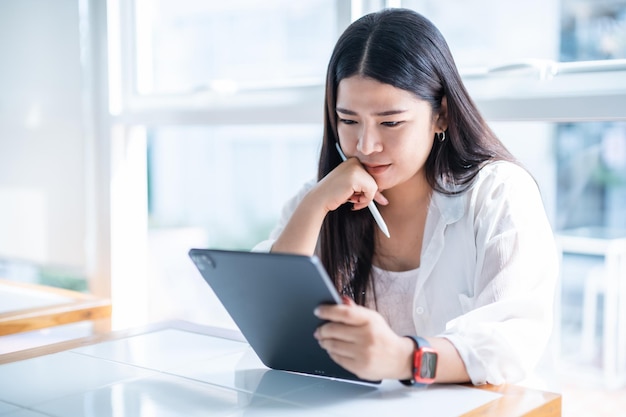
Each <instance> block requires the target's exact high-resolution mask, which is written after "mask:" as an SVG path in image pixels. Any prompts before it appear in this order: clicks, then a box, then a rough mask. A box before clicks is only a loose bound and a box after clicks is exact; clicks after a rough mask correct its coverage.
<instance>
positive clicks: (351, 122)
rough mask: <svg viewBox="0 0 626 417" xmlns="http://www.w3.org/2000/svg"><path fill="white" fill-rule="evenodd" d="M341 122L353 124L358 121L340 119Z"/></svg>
mask: <svg viewBox="0 0 626 417" xmlns="http://www.w3.org/2000/svg"><path fill="white" fill-rule="evenodd" d="M339 123H343V124H344V125H353V124H355V123H356V122H355V121H354V120H350V119H339Z"/></svg>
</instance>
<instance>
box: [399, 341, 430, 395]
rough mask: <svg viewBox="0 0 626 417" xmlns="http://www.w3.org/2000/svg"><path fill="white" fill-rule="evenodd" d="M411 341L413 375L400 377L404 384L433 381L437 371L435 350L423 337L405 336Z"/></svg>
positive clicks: (419, 383)
mask: <svg viewBox="0 0 626 417" xmlns="http://www.w3.org/2000/svg"><path fill="white" fill-rule="evenodd" d="M406 337H408V338H409V339H411V340H412V341H413V343H414V344H415V349H414V350H413V361H412V364H413V369H412V372H413V375H412V377H411V379H401V380H400V382H401V383H403V384H404V385H409V386H412V385H427V384H432V383H433V382H435V374H436V372H437V351H436V350H435V349H433V348H431V347H430V343H428V341H427V340H426V339H424V338H423V337H415V336H406Z"/></svg>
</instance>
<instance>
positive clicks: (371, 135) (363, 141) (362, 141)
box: [356, 127, 383, 155]
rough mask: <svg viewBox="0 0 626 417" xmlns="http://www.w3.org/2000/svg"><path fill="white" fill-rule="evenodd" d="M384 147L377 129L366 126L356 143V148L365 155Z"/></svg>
mask: <svg viewBox="0 0 626 417" xmlns="http://www.w3.org/2000/svg"><path fill="white" fill-rule="evenodd" d="M382 149H383V145H382V142H381V141H380V137H379V136H378V134H377V132H376V130H375V129H373V128H371V127H364V128H363V130H362V131H361V136H360V137H359V141H358V142H357V145H356V150H357V151H359V153H361V154H363V155H370V154H372V153H374V152H380V151H382Z"/></svg>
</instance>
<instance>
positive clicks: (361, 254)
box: [318, 9, 514, 304]
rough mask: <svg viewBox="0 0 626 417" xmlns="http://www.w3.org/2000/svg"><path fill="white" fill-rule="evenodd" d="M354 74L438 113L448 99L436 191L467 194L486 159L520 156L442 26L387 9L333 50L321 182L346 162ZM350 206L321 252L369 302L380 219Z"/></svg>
mask: <svg viewBox="0 0 626 417" xmlns="http://www.w3.org/2000/svg"><path fill="white" fill-rule="evenodd" d="M354 75H359V76H363V77H367V78H371V79H374V80H377V81H379V82H382V83H385V84H390V85H392V86H394V87H396V88H400V89H403V90H406V91H409V92H411V93H413V94H414V95H415V96H416V97H418V98H419V99H422V100H425V101H426V102H428V103H429V104H430V106H431V108H432V114H433V115H437V114H438V113H439V112H440V110H441V103H442V99H443V97H446V102H447V121H448V127H447V130H446V131H445V141H443V142H440V141H438V140H435V138H434V137H433V147H432V150H431V152H430V154H429V156H428V158H427V161H426V166H425V173H426V180H427V181H428V183H429V185H430V186H431V187H432V188H433V189H434V190H435V191H437V192H442V193H446V194H450V193H458V192H463V191H464V189H466V188H467V187H468V186H469V184H471V182H472V180H473V179H474V177H475V176H476V175H477V174H478V171H479V170H480V168H481V167H482V166H483V165H484V164H485V163H486V162H488V161H492V160H514V158H513V156H512V155H511V154H510V153H509V152H508V151H507V150H506V148H505V147H504V145H502V143H501V142H500V141H499V140H498V138H497V137H496V136H495V134H494V133H493V132H492V130H491V129H490V128H489V127H488V126H487V124H486V122H485V120H484V119H483V118H482V116H481V115H480V112H479V111H478V109H477V107H476V105H475V104H474V102H473V101H472V99H471V98H470V96H469V94H468V92H467V90H466V89H465V86H464V85H463V82H462V80H461V77H460V75H459V73H458V70H457V68H456V64H455V62H454V59H453V57H452V54H451V53H450V50H449V48H448V45H447V43H446V41H445V39H444V38H443V36H442V35H441V33H440V32H439V30H438V29H437V28H436V27H435V26H434V25H433V24H432V23H431V22H430V21H429V20H428V19H426V18H425V17H423V16H422V15H420V14H418V13H417V12H414V11H412V10H408V9H385V10H382V11H379V12H376V13H371V14H368V15H365V16H363V17H361V18H360V19H358V20H356V21H355V22H354V23H352V24H351V25H350V26H348V28H347V29H346V30H345V31H344V33H343V34H342V35H341V37H340V38H339V40H338V41H337V44H336V45H335V49H334V50H333V53H332V56H331V58H330V62H329V64H328V71H327V75H326V97H325V103H324V140H323V143H322V149H321V152H320V160H319V166H318V179H322V178H323V177H324V176H326V175H327V174H328V173H329V172H330V171H332V170H333V169H334V168H335V167H336V166H337V165H339V164H340V163H341V159H340V156H339V155H338V153H337V150H336V149H335V142H337V141H338V140H339V136H338V134H337V115H336V112H335V105H336V101H337V88H338V85H339V82H340V81H341V80H342V79H344V78H347V77H351V76H354ZM450 184H454V185H455V187H454V188H453V189H452V188H451V187H450V186H449V185H450ZM349 206H350V205H349V204H344V205H343V206H341V207H340V208H339V209H337V210H335V211H333V212H330V213H329V214H328V215H327V216H326V219H325V220H324V224H323V225H322V231H321V235H320V256H321V260H322V263H323V264H324V266H325V267H326V269H327V271H328V272H329V274H330V276H331V277H332V278H333V280H334V282H335V285H336V286H337V288H338V289H339V290H340V291H341V292H343V293H344V294H348V295H350V296H352V297H353V298H354V299H355V301H356V302H357V303H359V304H365V301H366V292H367V289H368V286H369V277H370V272H371V267H372V259H373V256H374V251H375V245H376V241H375V233H374V232H375V230H374V222H373V221H372V217H371V215H370V214H369V212H368V211H367V210H359V211H356V212H355V211H352V210H351V207H349Z"/></svg>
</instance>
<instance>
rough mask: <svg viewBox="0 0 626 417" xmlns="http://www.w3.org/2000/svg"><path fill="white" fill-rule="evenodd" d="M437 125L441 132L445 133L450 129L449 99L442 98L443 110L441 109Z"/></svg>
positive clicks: (436, 121)
mask: <svg viewBox="0 0 626 417" xmlns="http://www.w3.org/2000/svg"><path fill="white" fill-rule="evenodd" d="M435 124H436V125H437V129H441V131H445V130H446V129H447V128H448V98H447V97H446V96H443V97H442V98H441V108H440V109H439V114H438V115H437V119H436V120H435Z"/></svg>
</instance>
